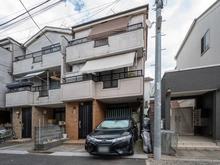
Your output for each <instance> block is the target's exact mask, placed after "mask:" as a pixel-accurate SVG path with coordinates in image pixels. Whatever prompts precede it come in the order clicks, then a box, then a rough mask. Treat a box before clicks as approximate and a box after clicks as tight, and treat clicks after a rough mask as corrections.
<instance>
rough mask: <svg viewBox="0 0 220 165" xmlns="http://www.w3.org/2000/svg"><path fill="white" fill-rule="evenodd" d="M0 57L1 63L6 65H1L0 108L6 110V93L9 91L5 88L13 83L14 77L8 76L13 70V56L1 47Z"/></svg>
mask: <svg viewBox="0 0 220 165" xmlns="http://www.w3.org/2000/svg"><path fill="white" fill-rule="evenodd" d="M0 57H1V62H0V63H1V64H3V65H4V66H3V65H0V91H1V92H0V108H5V106H6V105H5V92H6V91H7V89H6V87H5V86H6V84H8V83H11V82H12V77H11V76H10V75H9V74H8V70H12V64H11V62H12V54H11V52H10V51H8V50H6V49H4V48H2V47H0Z"/></svg>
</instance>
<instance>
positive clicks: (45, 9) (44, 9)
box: [0, 0, 62, 30]
mask: <svg viewBox="0 0 220 165" xmlns="http://www.w3.org/2000/svg"><path fill="white" fill-rule="evenodd" d="M49 1H50V0H48V2H49ZM61 2H62V0H59V1H57V2H55V3H53V4H50V5H48V6H46V7H44V8H42V9H40V10H39V11H36V12H35V13H33V14H32V17H34V16H36V15H38V14H41V13H43V12H45V11H47V10H49V9H51V8H52V7H54V6H56V5H57V4H59V3H61ZM41 5H42V4H41ZM38 7H39V6H38ZM35 8H36V7H35ZM35 8H34V9H35ZM30 11H31V10H30ZM30 11H29V13H30ZM26 13H27V12H25V13H23V14H21V15H19V16H17V17H16V18H14V19H11V20H9V21H7V22H5V23H3V24H2V25H5V26H3V27H1V29H0V30H2V29H5V28H7V27H10V26H12V25H15V24H20V23H22V22H24V21H26V20H28V19H29V18H30V17H29V16H25V17H24V18H21V19H20V20H16V19H17V18H19V17H21V16H23V15H25V14H26ZM15 20H16V21H15ZM12 21H15V22H12ZM10 22H12V23H10ZM9 23H10V24H9ZM6 24H7V25H6ZM0 26H1V25H0Z"/></svg>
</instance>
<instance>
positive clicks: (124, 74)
mask: <svg viewBox="0 0 220 165" xmlns="http://www.w3.org/2000/svg"><path fill="white" fill-rule="evenodd" d="M140 76H143V75H142V70H133V71H126V72H119V73H112V74H104V75H98V76H95V75H93V74H83V75H79V76H72V77H66V78H63V83H64V84H66V83H75V82H81V81H87V80H93V81H94V82H108V81H114V80H119V79H125V78H131V77H140Z"/></svg>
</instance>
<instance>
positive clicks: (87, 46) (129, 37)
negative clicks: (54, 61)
mask: <svg viewBox="0 0 220 165" xmlns="http://www.w3.org/2000/svg"><path fill="white" fill-rule="evenodd" d="M143 32H144V30H143V29H139V30H134V31H130V32H125V33H119V34H116V35H112V36H109V37H108V42H109V43H108V45H105V46H100V47H94V41H90V42H85V43H82V44H78V45H73V46H68V47H67V48H66V53H67V55H66V61H67V63H71V62H76V61H80V60H84V61H85V60H88V59H92V58H97V57H104V56H107V55H109V54H111V53H112V54H114V53H120V52H123V51H128V50H135V49H138V48H141V47H144V39H143V35H144V34H143ZM119 43H120V44H119Z"/></svg>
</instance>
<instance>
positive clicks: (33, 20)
mask: <svg viewBox="0 0 220 165" xmlns="http://www.w3.org/2000/svg"><path fill="white" fill-rule="evenodd" d="M19 1H20V2H21V4H22V6H23V7H24V8H25V10H26V11H27V13H28V15H29V16H30V18H31V19H32V21H33V22H34V23H35V25H36V26H37V27H38V29H39V30H40V31H41V32H42V30H41V28H40V27H39V26H38V24H37V23H36V22H35V20H34V19H33V18H32V16H31V15H30V13H29V12H28V10H27V9H26V7H25V6H24V4H23V3H22V1H21V0H19ZM43 35H44V36H45V37H46V38H47V39H48V41H50V42H51V44H53V42H52V41H51V40H50V39H49V38H48V37H47V36H46V35H45V34H44V33H43Z"/></svg>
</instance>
